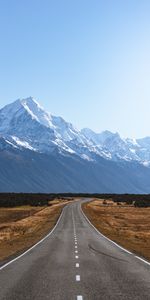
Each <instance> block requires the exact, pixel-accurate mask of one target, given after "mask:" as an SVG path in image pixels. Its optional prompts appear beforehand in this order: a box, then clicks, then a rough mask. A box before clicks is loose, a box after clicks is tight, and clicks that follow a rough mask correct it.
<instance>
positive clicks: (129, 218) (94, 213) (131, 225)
mask: <svg viewBox="0 0 150 300" xmlns="http://www.w3.org/2000/svg"><path fill="white" fill-rule="evenodd" d="M82 208H83V211H84V213H85V214H86V215H87V217H88V218H89V220H90V221H91V222H92V223H93V224H94V226H95V227H96V228H97V229H98V230H99V231H100V232H101V233H103V234H104V235H106V236H107V237H109V238H110V239H111V240H113V241H115V242H117V243H118V244H120V245H122V246H123V247H125V248H126V249H128V250H130V251H132V252H134V253H136V254H138V255H140V256H143V257H145V258H146V259H148V260H150V208H136V207H134V206H132V205H125V204H123V203H122V204H120V205H117V204H116V203H114V202H113V201H111V200H110V201H107V204H103V200H94V201H92V202H89V203H85V204H83V206H82Z"/></svg>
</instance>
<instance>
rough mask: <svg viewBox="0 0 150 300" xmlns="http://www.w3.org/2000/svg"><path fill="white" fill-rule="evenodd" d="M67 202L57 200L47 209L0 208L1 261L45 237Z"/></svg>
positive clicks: (26, 207) (27, 207)
mask: <svg viewBox="0 0 150 300" xmlns="http://www.w3.org/2000/svg"><path fill="white" fill-rule="evenodd" d="M67 202H68V201H67V200H57V199H56V200H53V201H51V202H50V206H46V207H44V206H43V207H32V206H20V207H13V208H2V207H0V261H4V260H5V259H7V258H8V257H10V256H13V255H15V254H18V253H19V252H22V251H24V250H25V249H27V248H29V247H30V246H32V245H33V244H35V243H36V242H37V241H39V240H40V239H41V238H42V237H43V236H45V235H46V234H47V233H48V232H49V231H50V230H51V229H52V227H53V226H54V225H55V223H56V221H57V219H58V217H59V215H60V213H61V211H62V208H63V206H64V205H65V204H66V203H67Z"/></svg>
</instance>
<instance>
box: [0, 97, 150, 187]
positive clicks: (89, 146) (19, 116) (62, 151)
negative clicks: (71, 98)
mask: <svg viewBox="0 0 150 300" xmlns="http://www.w3.org/2000/svg"><path fill="white" fill-rule="evenodd" d="M149 164H150V137H146V138H143V139H137V140H133V139H129V138H128V139H122V138H121V137H120V135H119V134H118V133H112V132H110V131H104V132H102V133H95V132H94V131H92V130H91V129H88V128H85V129H82V130H78V129H76V128H75V127H74V126H73V125H72V124H71V123H69V122H66V121H65V120H64V119H63V118H62V117H58V116H53V115H51V114H49V113H48V112H46V111H45V110H44V109H43V108H42V107H41V106H40V105H39V103H38V102H37V101H36V100H35V99H34V98H32V97H29V98H26V99H18V100H16V101H15V102H13V103H11V104H9V105H6V106H5V107H4V108H2V109H1V110H0V166H1V172H0V191H14V192H16V191H17V192H21V191H22V192H119V193H124V192H130V193H149V192H150V168H149Z"/></svg>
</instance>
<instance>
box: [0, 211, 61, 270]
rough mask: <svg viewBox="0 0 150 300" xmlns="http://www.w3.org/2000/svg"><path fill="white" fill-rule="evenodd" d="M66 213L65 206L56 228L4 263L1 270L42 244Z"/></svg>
mask: <svg viewBox="0 0 150 300" xmlns="http://www.w3.org/2000/svg"><path fill="white" fill-rule="evenodd" d="M63 214H64V208H63V210H62V212H61V215H60V216H59V219H58V221H57V223H56V225H55V226H54V228H53V229H52V230H51V231H50V232H49V233H48V234H47V235H46V236H45V237H44V238H43V239H41V240H40V241H39V242H38V243H36V244H35V245H33V246H32V247H31V248H29V249H28V250H26V251H25V252H23V253H22V254H21V255H19V256H17V257H16V258H14V259H12V260H10V261H9V262H8V263H6V264H4V265H3V266H1V267H0V271H1V270H3V269H4V268H6V267H7V266H9V265H10V264H12V263H13V262H15V261H16V260H18V259H20V258H21V257H23V256H24V255H26V254H27V253H28V252H30V251H31V250H33V249H34V248H35V247H36V246H38V245H40V244H41V243H43V242H44V241H45V240H46V239H47V238H48V237H49V236H50V235H51V234H52V233H53V232H54V230H55V229H56V227H57V226H58V224H59V222H60V220H61V218H62V216H63Z"/></svg>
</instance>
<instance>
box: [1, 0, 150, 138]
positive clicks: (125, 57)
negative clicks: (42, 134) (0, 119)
mask: <svg viewBox="0 0 150 300" xmlns="http://www.w3.org/2000/svg"><path fill="white" fill-rule="evenodd" d="M0 44H1V46H0V107H3V106H4V105H6V104H8V103H10V102H13V101H15V100H16V99H18V98H26V97H28V96H33V97H34V98H35V99H37V100H38V102H39V103H40V104H41V105H42V106H43V107H44V108H45V109H46V110H47V111H49V112H51V113H52V114H54V115H60V116H62V117H63V118H64V119H65V120H67V121H71V122H72V123H73V124H74V125H75V126H76V127H77V128H79V129H81V128H83V127H89V128H91V129H93V130H94V131H96V132H101V131H103V130H106V129H107V130H110V131H113V132H119V133H120V134H121V136H123V137H127V136H128V137H137V138H139V137H144V136H150V1H149V0H21V1H20V0H5V1H3V0H0Z"/></svg>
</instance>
